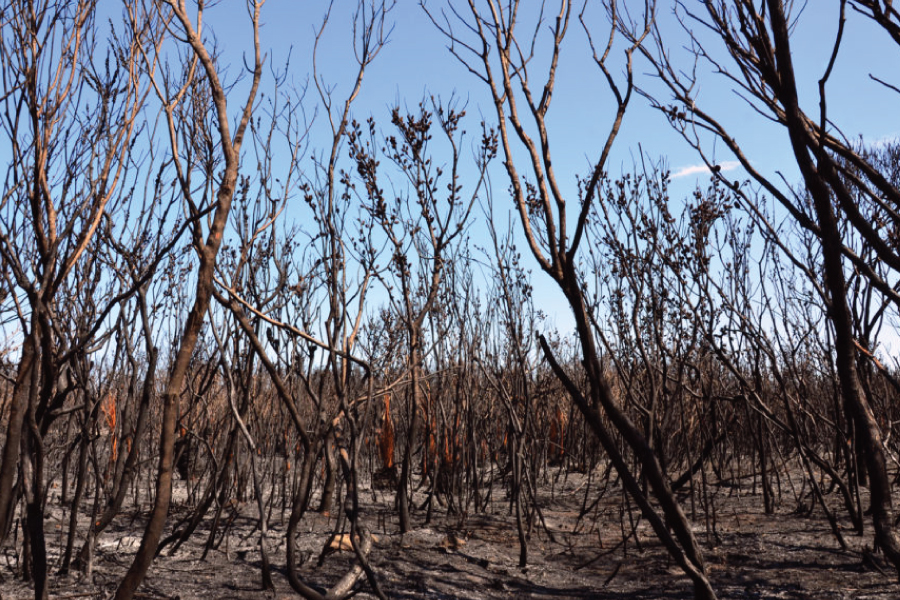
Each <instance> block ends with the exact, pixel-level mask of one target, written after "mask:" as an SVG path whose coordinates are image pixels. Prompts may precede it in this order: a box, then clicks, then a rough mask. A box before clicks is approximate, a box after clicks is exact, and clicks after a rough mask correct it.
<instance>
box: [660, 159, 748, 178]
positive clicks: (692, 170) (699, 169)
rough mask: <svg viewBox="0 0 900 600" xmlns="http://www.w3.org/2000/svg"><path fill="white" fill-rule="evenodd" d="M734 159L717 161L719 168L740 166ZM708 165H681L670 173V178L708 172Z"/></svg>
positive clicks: (729, 168) (723, 169)
mask: <svg viewBox="0 0 900 600" xmlns="http://www.w3.org/2000/svg"><path fill="white" fill-rule="evenodd" d="M740 164H741V163H739V162H738V161H736V160H726V161H725V162H722V163H719V168H720V169H721V170H722V171H733V170H734V169H737V168H738V167H739V166H740ZM709 172H710V171H709V167H707V166H706V165H702V164H701V165H690V166H688V167H682V168H680V169H678V170H677V171H675V172H674V173H672V175H671V177H672V179H679V178H680V177H689V176H690V175H700V174H701V173H709Z"/></svg>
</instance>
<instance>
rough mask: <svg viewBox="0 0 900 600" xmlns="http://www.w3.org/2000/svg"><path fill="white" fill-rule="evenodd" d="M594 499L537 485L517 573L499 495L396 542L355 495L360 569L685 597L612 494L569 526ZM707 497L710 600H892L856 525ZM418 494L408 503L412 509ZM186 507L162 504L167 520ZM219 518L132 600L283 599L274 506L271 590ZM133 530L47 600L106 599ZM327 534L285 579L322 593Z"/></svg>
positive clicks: (245, 522)
mask: <svg viewBox="0 0 900 600" xmlns="http://www.w3.org/2000/svg"><path fill="white" fill-rule="evenodd" d="M179 485H183V483H181V482H179ZM586 491H587V494H586V493H585V492H586ZM598 496H599V492H598V491H597V490H596V489H595V488H588V487H587V486H586V481H585V478H584V476H582V475H578V474H570V475H567V476H565V477H558V478H556V479H555V480H550V481H548V482H546V483H545V484H544V485H543V486H542V487H541V498H540V499H541V508H542V514H543V517H544V519H543V524H541V523H540V522H538V523H537V524H536V525H535V528H534V530H533V531H532V534H531V537H530V541H529V544H528V546H529V556H528V566H527V567H525V568H519V566H518V562H519V545H518V541H517V536H516V529H515V519H514V518H513V517H512V516H511V515H510V513H509V503H508V500H506V499H505V498H504V497H503V492H502V491H498V492H496V493H495V495H494V500H493V502H492V504H491V507H490V510H489V511H488V512H487V514H479V515H469V516H460V515H448V514H447V513H446V511H445V510H444V509H442V508H440V507H437V508H436V509H435V511H434V515H433V518H432V521H431V523H429V524H425V523H424V517H425V515H424V512H423V511H419V512H416V513H414V522H415V525H416V527H415V528H414V529H413V530H412V531H410V532H409V533H407V534H406V535H404V536H401V535H399V534H398V533H397V531H398V524H397V519H396V516H395V513H394V511H393V507H392V502H393V495H392V494H382V493H380V492H376V493H374V494H373V493H372V492H371V491H370V490H366V491H364V492H363V493H362V494H361V500H362V502H363V506H364V510H365V522H366V523H367V525H368V527H369V528H370V529H371V530H372V531H373V532H374V533H375V535H376V537H377V541H376V543H375V547H374V549H373V551H372V555H371V563H372V566H373V567H374V569H375V571H376V573H377V576H378V580H379V582H380V585H381V586H382V589H383V590H384V591H385V593H386V594H387V595H388V596H389V597H391V598H397V599H412V598H439V599H446V600H450V599H456V598H460V599H463V598H465V599H493V598H541V599H547V600H551V599H563V598H576V599H577V598H598V599H607V598H610V599H611V598H634V599H673V600H674V599H680V598H691V597H692V593H691V587H690V584H689V582H688V581H687V578H686V577H684V576H683V575H681V574H680V572H679V570H678V568H677V567H676V566H675V565H674V564H673V563H672V561H671V560H669V559H668V558H667V557H666V555H665V552H664V550H663V549H662V548H661V546H660V544H659V543H658V542H656V540H655V538H654V536H653V534H652V532H651V531H650V529H649V527H647V525H646V523H644V522H641V521H640V519H638V517H637V515H636V514H635V515H634V517H633V519H631V518H629V515H628V512H627V511H625V510H623V508H622V502H621V499H622V495H621V490H620V489H618V488H616V487H610V488H609V489H607V490H606V492H605V495H603V496H602V497H601V499H600V501H599V502H597V504H596V506H595V507H594V508H593V509H592V510H591V512H590V513H589V514H588V515H587V516H586V517H585V518H583V519H580V520H579V519H578V515H579V512H580V510H581V507H582V506H583V505H584V502H585V498H587V499H588V502H589V503H591V502H594V501H595V500H596V499H597V497H598ZM713 496H714V498H713V500H714V502H713V504H714V507H715V519H712V518H710V519H709V520H707V519H705V518H704V517H702V516H699V515H702V514H703V513H702V511H701V510H700V506H699V502H700V500H699V499H695V504H693V505H692V503H691V501H690V499H689V498H687V497H685V498H684V499H683V506H684V507H685V510H686V511H687V512H688V513H689V515H690V513H691V510H692V506H693V508H695V509H696V511H697V515H698V520H697V521H695V523H696V527H697V529H696V531H697V534H698V536H699V538H700V540H701V543H702V544H703V547H704V552H705V557H706V560H707V562H708V566H709V571H710V576H711V580H712V582H713V585H714V587H715V589H716V591H717V593H718V595H719V598H722V599H727V598H734V599H761V598H784V599H800V598H816V599H822V600H831V599H834V600H837V599H849V598H854V599H856V598H858V599H864V598H865V599H872V600H874V599H885V600H886V599H888V598H891V599H893V598H900V585H898V584H897V583H896V577H895V576H891V575H890V573H891V570H890V568H889V567H888V566H887V565H886V564H885V562H884V559H883V558H882V556H881V555H880V554H873V553H871V552H869V550H868V547H867V546H868V545H871V543H872V533H871V527H870V526H869V524H868V523H867V526H868V527H869V528H868V530H867V532H866V534H865V535H864V536H861V537H860V536H858V535H856V534H854V533H853V532H852V531H850V530H849V522H847V521H844V522H842V524H843V526H844V528H845V537H846V541H847V543H848V545H849V547H850V549H849V550H841V549H840V546H839V545H838V543H837V541H836V540H835V537H834V536H833V535H832V533H831V530H830V528H829V526H828V522H827V521H826V519H825V518H824V515H823V513H822V510H821V508H820V507H815V508H814V511H813V513H812V515H811V516H809V515H808V514H805V511H800V510H797V505H798V502H797V501H796V500H794V497H793V496H791V497H790V498H786V497H783V498H782V500H783V501H782V503H781V505H780V506H779V508H778V509H777V510H776V511H775V514H771V515H766V514H764V512H763V509H762V506H763V501H762V497H761V495H758V494H756V493H754V492H753V490H752V489H740V488H739V487H735V486H731V487H725V486H720V487H718V488H716V489H715V490H714V493H713ZM423 499H424V495H422V494H418V493H417V494H416V500H417V501H419V502H421V501H422V500H423ZM806 501H807V502H808V499H807V500H806ZM829 502H830V503H831V502H833V503H834V505H833V508H834V510H835V512H836V514H838V515H840V508H839V498H837V496H829ZM51 503H52V502H51ZM801 508H803V507H801ZM186 510H187V509H186V508H185V507H184V506H178V505H176V506H175V507H174V508H173V517H178V516H179V514H185V513H186ZM48 513H49V516H48V519H47V527H46V530H47V532H48V538H52V536H54V535H56V536H58V539H48V545H49V547H50V551H51V552H58V550H57V549H58V547H59V546H60V545H61V544H59V543H57V542H59V541H61V540H62V531H64V529H65V525H61V520H62V519H63V518H64V517H65V515H64V514H63V513H62V512H61V511H59V510H58V509H57V510H55V511H52V510H48ZM233 514H235V515H236V516H235V519H234V521H233V522H232V525H231V527H230V528H229V529H228V532H227V534H226V535H225V536H223V537H222V538H221V539H220V540H219V541H220V544H219V546H218V548H217V549H215V550H212V551H210V552H209V553H208V555H207V556H206V557H205V558H203V559H201V554H202V552H203V546H204V543H205V541H206V538H207V536H208V533H209V527H210V522H209V521H208V522H206V523H204V525H203V526H202V527H201V529H199V530H198V532H197V533H196V534H195V535H194V537H193V538H192V539H191V540H190V541H189V542H188V543H187V544H185V545H184V546H182V547H181V548H179V550H178V551H177V552H175V553H174V554H173V555H171V556H169V555H168V553H167V552H164V553H163V554H162V555H161V556H160V557H158V558H157V560H156V562H155V563H154V565H153V568H152V570H151V572H150V574H149V575H148V577H147V579H146V582H145V584H144V585H143V586H142V587H141V589H140V592H139V596H138V597H140V598H143V599H158V600H164V599H169V600H174V599H181V600H188V599H193V598H203V599H213V598H216V599H228V598H249V599H260V600H263V599H266V600H268V599H272V598H288V597H296V596H295V594H294V593H293V592H292V590H291V588H290V586H289V584H288V582H287V578H286V577H285V575H284V566H283V565H284V527H285V523H284V522H282V521H281V519H280V511H278V510H276V511H275V515H274V516H273V518H272V523H271V529H270V531H269V548H270V558H271V560H272V562H273V579H274V582H275V586H276V591H275V592H271V591H269V592H266V591H261V589H260V573H259V568H260V558H259V553H258V550H257V549H258V532H256V531H255V520H254V519H252V518H251V517H252V516H253V515H254V510H253V504H252V503H247V504H243V505H238V506H237V512H235V513H233ZM285 520H286V517H285ZM173 521H174V518H170V522H173ZM632 523H633V525H634V530H635V532H636V533H635V535H634V536H630V535H629V537H628V539H627V541H626V542H625V543H624V544H623V543H622V538H623V532H625V533H629V532H630V531H631V530H632ZM142 526H143V516H142V515H138V514H135V515H123V516H122V517H120V518H119V519H118V521H117V522H116V523H115V527H114V528H113V529H112V530H109V531H107V532H106V533H105V534H104V535H103V536H102V538H101V540H100V542H99V544H98V547H97V550H96V558H95V562H94V566H93V573H92V575H91V576H90V577H84V576H82V575H73V576H66V577H61V576H55V577H53V579H52V588H51V597H52V598H59V599H76V598H110V597H111V596H112V594H113V592H114V590H115V586H116V584H117V582H118V581H119V579H120V578H121V577H122V576H123V575H124V573H125V571H126V570H127V568H128V566H129V565H130V564H131V558H132V553H133V552H134V551H135V549H136V548H137V544H138V542H139V541H140V534H141V533H142ZM334 527H335V519H333V518H329V517H327V516H323V515H320V514H318V513H309V514H308V515H307V516H306V517H305V518H304V521H303V523H302V524H301V531H302V532H303V534H302V535H301V537H300V540H299V545H300V548H301V553H300V555H301V557H302V559H303V564H302V565H301V566H300V568H299V572H300V573H301V575H302V577H304V578H305V580H306V581H307V582H308V583H311V584H313V585H317V586H321V587H327V586H329V585H332V584H333V583H334V582H335V581H337V579H338V578H339V577H340V576H341V575H342V573H343V571H344V570H345V569H346V568H347V565H348V564H349V561H350V555H349V553H346V552H344V553H334V554H331V555H329V556H327V557H326V558H325V562H324V564H323V566H321V567H317V566H316V565H317V562H318V560H319V556H320V554H321V551H322V548H323V547H324V546H325V545H326V544H327V542H328V539H329V537H330V534H331V531H332V530H333V529H334ZM548 532H549V533H548ZM551 537H552V539H551ZM53 556H55V555H53ZM17 560H18V559H17V557H16V556H15V553H14V551H13V550H12V548H10V547H7V548H5V549H4V552H3V553H0V576H2V580H0V596H2V598H3V599H5V600H9V599H12V598H30V597H32V596H33V591H32V588H31V587H30V586H29V585H28V584H27V583H24V582H22V581H21V580H20V578H18V577H17V576H16V567H17ZM358 589H359V590H360V593H358V594H357V595H356V596H355V597H356V598H372V597H374V596H373V595H371V594H369V593H367V590H368V589H369V588H368V586H367V584H366V583H365V582H363V583H361V584H359V585H358Z"/></svg>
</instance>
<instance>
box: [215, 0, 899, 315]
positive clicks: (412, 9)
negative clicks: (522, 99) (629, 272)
mask: <svg viewBox="0 0 900 600" xmlns="http://www.w3.org/2000/svg"><path fill="white" fill-rule="evenodd" d="M354 4H355V3H354V2H348V1H341V2H336V3H335V7H334V10H333V13H332V18H331V22H330V24H329V28H328V30H327V32H326V37H325V44H324V46H323V48H322V49H321V50H320V61H321V62H320V72H321V73H322V74H323V75H324V77H325V79H326V80H327V81H328V82H330V83H332V84H335V85H336V86H337V87H336V95H337V96H338V97H340V96H341V94H342V93H343V91H345V90H346V89H347V86H348V85H349V82H350V81H351V78H352V76H353V73H354V71H353V67H354V64H353V62H352V54H351V49H350V47H349V44H348V41H349V39H350V22H351V9H352V7H353V5H354ZM529 4H530V3H523V5H525V6H528V5H529ZM687 4H688V5H691V3H687ZM428 5H429V6H431V7H434V8H436V9H440V8H441V7H442V6H444V3H443V2H440V1H434V0H429V2H428ZM534 5H536V3H534ZM326 6H327V3H326V2H322V1H305V2H277V1H275V0H270V2H268V3H267V4H266V6H265V7H264V22H265V27H264V30H263V36H264V39H265V40H266V42H265V43H266V44H267V45H271V47H272V51H273V54H274V56H279V55H281V56H283V55H285V53H286V51H287V48H288V47H293V50H292V56H293V64H292V71H293V73H294V74H295V75H294V77H295V80H297V81H302V80H303V78H305V76H306V73H307V72H309V70H310V67H309V65H310V64H311V48H312V40H313V33H314V30H315V28H316V27H317V26H318V24H319V23H320V21H321V18H322V15H323V14H324V11H325V7H326ZM797 6H798V7H799V4H798V5H797ZM222 8H223V7H220V8H219V9H217V10H218V12H222ZM698 8H702V7H699V3H698ZM837 9H838V2H836V1H835V0H816V1H815V2H809V3H808V4H807V5H806V7H805V10H804V12H803V14H802V16H801V18H800V19H799V20H798V22H797V29H796V32H795V37H794V38H793V51H794V60H795V63H796V66H797V71H798V73H799V85H800V91H801V95H802V98H801V101H802V103H803V105H804V107H805V108H806V110H807V111H809V112H811V113H813V114H816V112H817V106H818V89H817V88H818V79H819V78H820V77H821V75H822V73H823V72H824V69H825V66H826V64H827V61H828V57H829V55H830V52H831V45H832V43H833V40H834V35H835V32H836V27H837V14H838V13H837ZM659 11H660V13H659V19H660V26H661V29H662V31H663V34H664V35H666V36H668V37H669V40H670V46H671V47H672V48H673V52H676V54H675V55H676V56H678V54H677V52H678V48H679V45H680V44H683V43H685V42H686V39H687V38H686V36H685V34H684V32H683V31H681V30H680V29H679V28H678V26H677V24H676V23H675V22H674V20H673V19H672V17H671V14H670V11H671V9H670V8H669V3H667V2H660V7H659ZM214 16H215V17H219V16H220V15H214ZM597 16H600V15H599V14H598V15H597ZM847 17H848V23H847V27H846V32H845V39H844V42H843V47H842V51H841V54H840V56H839V59H838V61H837V63H836V65H835V70H834V74H833V75H832V78H831V80H830V82H829V86H828V94H829V114H830V115H831V117H832V119H833V120H834V122H835V123H836V124H837V125H838V126H839V127H840V128H841V131H842V132H843V133H844V134H845V135H847V136H848V137H850V138H855V137H857V136H860V135H861V136H863V137H864V138H865V139H866V140H867V141H869V142H878V141H883V140H885V139H890V138H894V137H896V136H897V135H898V134H900V113H898V111H897V110H896V109H895V107H896V100H897V98H896V94H895V93H894V92H891V91H889V90H886V89H885V88H884V87H883V86H881V85H879V84H877V83H875V82H873V81H871V80H870V78H869V75H870V74H873V75H875V76H877V77H879V78H882V79H886V80H887V81H890V82H892V83H894V84H900V80H898V79H897V77H896V75H897V70H896V64H897V63H896V59H897V52H896V50H897V48H896V46H894V45H893V44H892V42H891V41H890V40H889V39H888V38H887V36H886V35H885V34H883V33H882V32H881V31H878V30H877V29H875V28H873V27H872V26H871V25H870V24H869V22H868V21H867V19H865V18H864V17H863V16H862V15H859V14H856V13H855V12H853V11H852V10H848V14H847ZM391 18H392V19H393V30H392V33H391V37H390V43H389V44H388V46H387V47H386V48H385V49H384V50H383V52H382V54H381V55H380V56H379V58H378V60H377V61H376V63H375V64H374V65H373V66H372V67H371V69H370V70H369V72H368V74H367V79H366V81H365V83H364V87H363V91H362V93H361V95H360V97H359V99H358V101H357V103H356V104H355V108H354V114H355V116H356V117H357V119H359V120H363V119H365V118H366V117H368V116H369V115H372V116H374V117H376V119H378V120H380V121H381V122H382V123H384V124H385V125H388V123H387V118H388V115H389V111H390V107H391V106H393V105H394V104H395V103H396V102H398V101H399V102H400V103H401V105H404V104H405V105H407V106H409V107H411V108H412V107H415V105H416V103H417V102H418V101H419V99H421V98H422V97H423V96H424V95H427V94H432V95H436V96H439V97H441V98H444V99H446V98H449V97H450V96H451V95H454V94H455V95H456V96H457V97H461V98H462V99H467V100H468V105H469V107H468V110H469V116H470V117H473V118H474V119H478V115H479V113H482V114H485V115H487V118H488V119H490V118H491V112H490V105H489V101H488V97H487V94H486V90H485V88H484V86H483V85H482V84H481V82H480V81H478V80H477V79H476V78H475V77H473V76H472V75H471V74H469V73H468V72H467V71H466V69H465V67H464V66H463V65H461V64H460V63H459V62H457V61H456V60H455V59H454V58H453V57H452V56H451V55H450V53H449V52H448V51H447V48H446V46H447V41H446V39H444V38H443V37H442V36H441V35H440V33H438V32H437V31H436V30H435V29H434V27H433V25H432V24H431V22H430V21H429V20H428V18H427V16H426V15H425V14H424V13H423V11H422V10H421V9H420V8H419V7H418V3H417V2H413V1H411V0H400V2H399V3H398V5H397V7H396V8H395V10H394V11H393V13H392V14H391ZM211 22H213V23H214V25H215V27H216V28H217V31H218V30H219V28H220V27H221V26H222V25H224V27H225V29H226V30H227V31H228V33H227V36H228V39H229V45H230V41H231V40H233V39H236V38H235V37H234V36H236V35H237V32H238V31H239V30H240V29H241V28H242V27H241V26H243V22H242V20H241V19H240V18H238V15H234V18H233V19H231V18H229V19H225V20H224V22H223V20H220V19H218V18H216V20H215V21H213V20H212V16H211ZM595 22H596V23H599V24H602V19H596V20H595ZM244 30H246V29H245V28H244ZM523 31H526V30H525V29H524V28H523ZM594 35H595V36H602V32H600V33H595V34H594ZM710 43H711V44H712V45H711V46H710V48H712V49H714V50H719V51H721V46H716V45H715V42H714V40H711V41H710ZM721 55H722V53H721V52H720V56H721ZM683 56H685V58H687V57H686V55H683ZM689 67H690V63H689V62H687V60H686V61H685V68H689ZM635 70H636V80H637V82H638V84H639V85H642V86H646V87H648V88H651V89H652V88H653V87H654V82H653V80H652V78H650V77H649V76H648V72H649V69H648V68H647V67H646V66H645V65H643V64H641V63H640V62H638V63H637V66H636V69H635ZM700 84H701V86H700V91H699V100H700V102H702V103H703V104H704V105H705V107H706V109H707V110H709V111H710V112H712V113H713V114H716V115H717V116H719V117H720V118H721V119H722V120H723V122H724V123H726V125H727V126H728V127H729V130H730V131H731V132H732V134H733V135H734V137H736V138H737V139H738V140H739V141H740V142H741V143H742V144H743V145H744V147H745V151H746V154H747V155H748V156H749V157H750V160H751V161H752V162H753V163H754V165H756V166H757V167H758V168H759V169H760V170H762V171H763V172H765V173H769V174H775V173H781V174H783V175H784V176H785V178H786V179H787V180H788V181H795V180H796V178H797V175H796V169H795V167H794V161H793V157H792V156H791V154H790V147H789V144H788V143H787V137H786V134H785V132H784V131H783V130H782V129H781V128H779V127H778V126H774V125H772V124H770V123H767V122H766V121H765V120H764V119H763V118H761V117H760V116H759V115H758V114H757V113H756V112H755V111H754V110H753V109H752V108H751V107H750V106H748V105H747V104H746V103H745V102H744V101H743V100H742V99H740V98H739V97H737V96H736V95H735V94H734V92H733V91H732V86H731V85H730V84H729V82H727V81H725V80H724V79H723V78H722V77H718V76H715V75H713V74H712V73H708V72H706V73H704V72H702V71H701V82H700ZM611 106H612V105H611V97H610V95H609V93H608V91H607V89H606V87H605V82H604V81H603V79H602V77H601V74H600V72H599V71H598V70H597V69H596V68H595V67H594V66H593V65H592V64H591V61H590V54H589V52H588V48H587V44H586V36H585V34H584V32H583V31H582V30H581V27H580V25H579V24H578V23H577V22H573V23H572V26H571V27H570V31H569V36H568V38H567V40H566V45H565V47H564V49H563V54H562V57H561V62H560V69H559V74H558V85H557V91H556V95H555V99H554V104H553V107H552V108H551V112H550V114H549V116H548V124H549V127H550V128H551V135H552V136H553V137H552V143H553V148H554V152H555V165H556V168H557V169H558V171H559V172H560V174H561V179H562V181H563V183H564V184H567V185H571V186H572V187H571V188H570V189H572V190H573V192H574V181H575V177H576V175H579V174H583V173H584V172H585V171H586V170H587V168H588V166H589V165H590V163H591V160H592V159H593V158H595V157H596V156H597V154H598V152H599V149H600V145H601V144H602V141H603V140H604V139H605V135H606V131H607V128H608V124H609V120H610V118H611V115H612V107H611ZM469 128H470V130H473V131H474V130H476V129H477V127H476V123H475V122H473V123H471V124H470V126H469ZM316 143H317V142H316V139H315V137H314V138H313V139H312V145H313V146H315V145H316ZM708 150H710V151H712V146H710V147H709V148H708ZM640 151H643V153H644V156H646V157H647V158H648V159H649V160H650V161H654V160H663V161H665V164H667V165H668V167H669V168H670V169H671V172H672V174H673V183H672V186H671V188H670V189H671V191H672V193H673V195H676V196H687V195H688V194H690V192H691V191H692V190H693V188H694V187H695V186H696V185H698V184H700V185H704V184H705V182H706V181H707V179H708V174H707V173H706V172H705V169H704V168H703V167H702V165H701V162H700V160H699V159H698V157H697V156H696V154H695V153H694V151H693V150H692V149H691V148H690V147H689V146H688V145H687V144H686V143H684V141H683V140H682V139H681V138H680V137H679V136H678V135H677V134H675V133H674V132H673V131H672V130H671V129H670V127H669V126H668V124H667V122H666V120H665V119H664V118H662V116H661V115H660V114H659V113H658V112H656V111H654V110H652V109H650V108H649V107H648V105H647V103H646V101H645V100H644V99H643V98H641V97H639V96H635V97H634V99H633V101H632V105H631V107H630V110H629V112H628V114H627V115H626V117H625V123H624V126H623V128H622V132H621V134H620V138H619V140H618V142H617V145H616V149H615V151H614V154H613V156H612V159H611V160H610V163H609V168H610V171H611V173H613V174H615V173H617V172H620V171H628V170H630V169H631V167H632V165H633V164H634V161H636V160H637V155H638V153H639V152H640ZM715 156H716V159H717V160H718V161H720V162H721V163H722V165H723V166H724V168H725V169H726V170H727V169H729V168H731V166H732V165H733V164H734V163H733V162H732V160H733V158H732V157H731V156H730V155H728V153H727V151H726V150H725V149H724V147H719V148H718V149H717V151H716V153H715ZM561 165H562V167H561ZM497 166H499V163H498V165H497ZM734 174H735V177H736V178H742V177H743V176H742V175H741V174H740V172H739V171H737V170H735V173H734ZM494 182H495V187H497V189H498V191H500V190H503V189H505V187H506V185H505V183H503V179H502V173H497V177H495V179H494ZM499 204H500V203H499V202H498V205H499ZM503 221H505V219H503ZM476 236H477V233H476ZM540 277H541V275H540V274H537V273H536V274H535V278H536V283H540ZM548 287H549V286H542V285H537V286H536V289H537V290H538V293H539V297H538V302H539V304H542V305H543V308H545V309H547V310H548V312H549V313H551V314H555V315H556V319H557V324H558V325H560V326H561V327H563V328H565V324H566V323H567V321H568V317H567V311H566V310H565V308H564V307H563V306H562V305H561V303H560V299H559V297H558V296H556V295H555V294H554V293H553V292H552V291H551V290H549V289H548Z"/></svg>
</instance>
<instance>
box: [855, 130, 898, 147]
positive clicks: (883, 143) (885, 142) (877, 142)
mask: <svg viewBox="0 0 900 600" xmlns="http://www.w3.org/2000/svg"><path fill="white" fill-rule="evenodd" d="M863 141H864V142H866V144H867V145H868V146H872V147H873V148H878V149H882V148H886V147H888V146H895V145H897V143H900V135H897V134H896V133H893V134H891V135H883V136H881V137H878V138H875V139H874V140H871V141H869V140H865V139H864V140H863Z"/></svg>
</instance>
